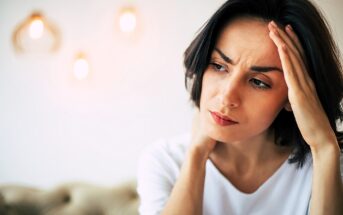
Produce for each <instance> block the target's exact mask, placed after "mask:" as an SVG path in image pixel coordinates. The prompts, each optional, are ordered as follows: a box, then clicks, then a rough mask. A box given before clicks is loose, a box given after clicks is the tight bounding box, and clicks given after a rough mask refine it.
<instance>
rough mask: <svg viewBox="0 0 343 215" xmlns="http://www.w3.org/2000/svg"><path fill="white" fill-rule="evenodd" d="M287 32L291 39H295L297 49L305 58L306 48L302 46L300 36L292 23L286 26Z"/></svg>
mask: <svg viewBox="0 0 343 215" xmlns="http://www.w3.org/2000/svg"><path fill="white" fill-rule="evenodd" d="M285 29H286V33H287V34H288V36H289V37H290V39H291V40H292V41H293V44H294V45H295V47H296V48H297V50H298V51H299V53H300V55H301V57H302V59H303V60H305V59H304V57H305V52H304V49H303V48H302V47H301V43H300V41H299V38H298V37H297V35H296V34H295V32H294V31H293V28H292V26H291V25H287V26H286V28H285Z"/></svg>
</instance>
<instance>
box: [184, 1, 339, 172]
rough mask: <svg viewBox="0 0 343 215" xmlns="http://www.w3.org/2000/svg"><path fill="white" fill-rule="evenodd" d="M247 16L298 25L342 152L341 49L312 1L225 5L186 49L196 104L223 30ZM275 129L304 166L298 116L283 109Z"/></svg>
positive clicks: (188, 85)
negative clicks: (238, 18) (340, 127)
mask: <svg viewBox="0 0 343 215" xmlns="http://www.w3.org/2000/svg"><path fill="white" fill-rule="evenodd" d="M246 16H248V17H256V18H259V19H261V20H264V21H266V22H268V21H271V20H274V21H275V22H276V23H278V25H280V26H286V25H287V24H290V25H291V26H292V27H293V30H294V31H295V33H296V34H297V36H298V38H299V40H300V43H301V45H302V47H303V49H304V52H305V58H306V62H307V66H308V72H309V75H310V77H311V78H312V80H313V81H314V84H315V86H316V90H317V93H318V96H319V99H320V101H321V104H322V106H323V108H324V110H325V113H326V115H327V117H328V119H329V121H330V125H331V127H332V129H333V130H334V132H335V134H336V137H337V140H338V142H339V145H340V148H341V149H342V139H343V136H342V134H343V133H342V132H339V131H338V125H337V122H336V121H339V122H342V119H343V112H342V111H343V110H342V105H341V101H342V96H343V90H342V89H343V77H342V65H341V64H340V55H339V50H338V48H337V46H336V44H335V43H334V41H333V39H332V36H331V33H330V30H329V27H328V24H327V22H326V21H325V19H324V17H323V16H322V14H321V13H320V11H319V10H318V9H317V8H316V7H315V6H314V5H313V4H312V3H311V2H309V1H307V0H228V1H227V2H226V3H224V4H223V5H222V6H221V7H220V8H219V9H218V10H217V11H216V12H215V14H214V15H213V16H212V17H211V18H210V19H209V20H208V21H207V22H206V23H205V25H204V26H203V27H202V29H201V31H200V32H199V33H198V34H197V36H196V38H195V39H194V40H193V41H192V43H191V44H190V45H189V47H188V48H187V49H186V51H185V58H184V65H185V67H186V74H185V84H186V88H187V89H190V96H191V100H192V101H193V102H194V104H195V105H196V106H197V107H200V95H201V88H202V78H203V75H204V72H205V70H206V68H207V66H208V64H209V61H210V57H211V53H212V51H213V49H214V46H215V43H216V40H217V38H218V37H219V34H220V33H221V31H222V29H223V28H224V27H225V26H226V25H227V24H228V22H230V21H231V20H233V19H234V18H237V17H246ZM271 127H272V128H274V131H275V143H276V144H278V145H283V146H292V147H294V154H293V156H292V157H291V158H290V159H289V162H290V163H297V164H298V167H301V166H302V165H303V163H304V161H305V159H306V155H307V154H308V153H309V151H310V148H309V146H308V144H307V143H306V142H305V141H304V139H303V137H302V136H301V133H300V131H299V128H298V126H297V124H296V121H295V118H294V115H293V113H292V112H287V111H285V110H282V111H281V112H280V113H279V115H278V116H277V117H276V119H275V120H274V122H273V124H272V125H271Z"/></svg>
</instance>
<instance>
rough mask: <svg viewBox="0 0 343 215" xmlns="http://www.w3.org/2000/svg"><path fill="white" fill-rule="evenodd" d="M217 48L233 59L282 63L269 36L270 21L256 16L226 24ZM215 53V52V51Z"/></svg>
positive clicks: (236, 61) (235, 61)
mask: <svg viewBox="0 0 343 215" xmlns="http://www.w3.org/2000/svg"><path fill="white" fill-rule="evenodd" d="M216 48H218V49H220V50H221V51H222V52H223V53H225V54H226V55H227V56H229V57H230V59H232V60H233V63H234V64H235V63H239V61H241V60H243V61H251V62H252V63H256V62H259V63H265V64H268V63H269V64H270V63H274V64H275V63H276V64H281V62H280V59H279V55H278V51H277V48H276V46H275V44H274V42H273V41H272V40H271V38H270V37H269V30H268V23H267V22H264V21H262V20H260V19H256V18H246V17H244V18H238V19H235V20H233V21H231V22H230V23H229V24H228V25H226V26H225V28H224V29H223V31H222V33H221V34H220V35H219V38H218V41H217V43H216ZM214 53H215V52H214Z"/></svg>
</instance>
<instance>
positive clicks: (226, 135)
mask: <svg viewBox="0 0 343 215" xmlns="http://www.w3.org/2000/svg"><path fill="white" fill-rule="evenodd" d="M206 130H207V135H208V136H209V137H210V138H212V139H214V140H216V141H219V142H223V143H228V142H234V141H239V140H242V139H244V138H243V137H242V136H241V135H239V134H238V133H237V132H228V131H223V130H224V129H223V130H221V129H216V128H208V129H206Z"/></svg>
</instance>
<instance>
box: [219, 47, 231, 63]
mask: <svg viewBox="0 0 343 215" xmlns="http://www.w3.org/2000/svg"><path fill="white" fill-rule="evenodd" d="M214 50H215V51H216V52H218V54H219V55H220V57H221V58H222V59H223V60H224V61H225V62H226V63H229V64H232V63H233V62H232V60H231V59H230V58H229V57H228V56H226V55H225V54H224V53H223V52H222V51H220V50H219V49H218V48H214Z"/></svg>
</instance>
